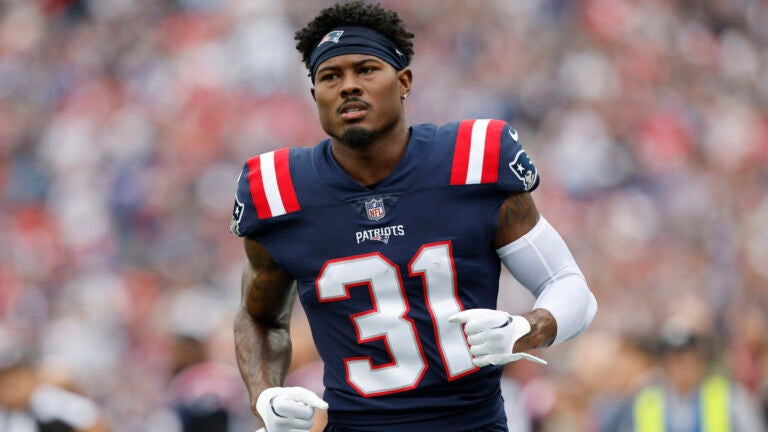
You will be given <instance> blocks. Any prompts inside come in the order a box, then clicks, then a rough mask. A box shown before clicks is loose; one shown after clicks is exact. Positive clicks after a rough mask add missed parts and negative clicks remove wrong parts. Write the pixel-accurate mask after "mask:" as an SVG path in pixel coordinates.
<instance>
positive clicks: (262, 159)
mask: <svg viewBox="0 0 768 432" xmlns="http://www.w3.org/2000/svg"><path fill="white" fill-rule="evenodd" d="M312 151H313V148H307V147H296V148H288V147H286V148H281V149H277V150H272V151H268V152H265V153H261V154H259V155H256V156H253V157H251V158H250V159H248V160H247V161H246V162H245V163H244V164H243V167H242V170H241V171H240V174H239V176H238V178H237V190H236V193H235V203H234V208H233V210H232V221H231V223H230V231H232V233H233V234H235V235H237V236H240V237H245V236H247V235H250V234H253V233H254V232H255V231H256V229H257V228H258V227H259V225H260V221H264V220H267V219H271V218H276V217H279V216H283V215H286V214H289V213H293V212H296V211H299V210H300V209H301V202H300V200H299V198H298V196H297V194H296V188H295V187H294V183H295V181H296V180H297V177H301V175H302V173H308V172H310V171H311V170H309V169H307V168H308V167H309V166H311V164H312ZM304 175H306V174H304ZM298 180H300V178H299V179H298Z"/></svg>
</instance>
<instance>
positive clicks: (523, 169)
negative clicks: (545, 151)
mask: <svg viewBox="0 0 768 432" xmlns="http://www.w3.org/2000/svg"><path fill="white" fill-rule="evenodd" d="M509 169H511V170H512V172H513V173H514V174H515V176H516V177H517V178H518V179H520V181H521V182H523V188H524V189H525V190H527V191H528V190H531V188H533V185H535V184H536V178H537V177H538V176H539V173H538V171H536V167H535V166H534V165H533V162H532V161H531V159H530V158H529V157H528V155H527V154H526V153H525V150H520V151H519V152H517V154H516V155H515V159H514V160H513V161H512V162H510V163H509Z"/></svg>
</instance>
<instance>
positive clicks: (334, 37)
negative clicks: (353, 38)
mask: <svg viewBox="0 0 768 432" xmlns="http://www.w3.org/2000/svg"><path fill="white" fill-rule="evenodd" d="M342 33H344V30H334V31H332V32H330V33H328V34H327V35H325V36H323V38H322V39H320V43H319V44H317V46H320V45H322V44H324V43H326V42H333V43H339V39H340V38H341V34H342Z"/></svg>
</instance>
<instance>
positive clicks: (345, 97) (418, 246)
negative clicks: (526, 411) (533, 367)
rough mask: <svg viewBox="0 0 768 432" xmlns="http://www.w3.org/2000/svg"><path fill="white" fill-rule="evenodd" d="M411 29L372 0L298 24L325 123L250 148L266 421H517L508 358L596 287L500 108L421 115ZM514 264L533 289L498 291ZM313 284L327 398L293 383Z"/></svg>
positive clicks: (256, 395)
mask: <svg viewBox="0 0 768 432" xmlns="http://www.w3.org/2000/svg"><path fill="white" fill-rule="evenodd" d="M412 38H413V34H411V33H409V32H408V31H406V29H405V28H404V26H403V23H402V21H401V19H400V17H399V16H398V14H397V13H396V12H394V11H392V10H388V9H384V8H382V7H380V6H379V5H370V4H368V5H366V4H364V3H363V2H361V1H356V2H351V3H344V4H339V5H335V6H332V7H330V8H327V9H325V10H323V11H321V12H320V14H319V15H318V16H317V17H316V18H315V19H314V20H312V21H311V22H310V23H309V24H307V25H306V26H305V27H304V28H302V29H301V30H299V31H298V32H297V33H296V40H297V41H298V43H297V48H298V50H299V51H300V52H301V54H302V56H303V60H304V63H305V65H306V67H307V68H308V70H309V77H310V79H311V81H312V84H313V87H312V90H311V94H312V97H313V99H314V101H315V103H316V106H317V111H318V113H319V120H320V124H321V126H322V128H323V130H324V131H325V132H326V133H327V135H328V137H329V138H328V139H326V140H324V141H322V142H320V143H319V144H317V145H316V146H315V147H296V148H283V149H279V150H275V151H271V152H267V153H264V154H261V155H258V156H255V157H253V158H252V159H250V160H248V161H247V162H246V163H245V166H244V167H243V171H242V173H241V175H240V178H239V181H238V187H237V193H236V200H235V208H234V213H233V219H232V223H231V230H232V232H233V233H234V234H236V235H238V236H241V237H244V242H245V253H246V256H247V265H246V266H245V270H244V273H243V277H242V303H241V308H240V310H239V312H238V314H237V317H236V322H235V340H236V348H237V360H238V364H239V367H240V371H241V374H242V377H243V379H244V381H245V384H246V386H247V388H248V390H249V392H250V395H251V404H252V408H253V411H254V412H255V413H257V414H258V415H259V416H260V417H261V419H262V421H263V423H264V425H265V427H266V430H267V431H268V432H280V431H305V430H309V429H310V428H311V426H312V420H313V413H314V409H317V408H321V409H325V408H328V424H327V426H326V431H370V432H373V431H400V432H408V431H420V432H421V431H427V430H429V431H433V430H434V431H444V432H459V431H505V430H506V421H505V414H504V405H503V401H502V398H501V393H500V386H499V382H500V376H501V373H502V366H503V365H504V364H506V363H508V362H511V361H516V360H520V359H527V360H530V361H535V362H540V363H543V362H544V361H543V360H541V359H539V358H538V357H535V356H533V355H531V354H529V353H528V351H529V350H531V349H535V348H541V347H546V346H550V345H553V344H557V343H560V342H563V341H566V340H568V339H571V338H573V337H574V336H576V335H578V334H579V333H581V332H582V331H584V329H585V328H586V327H587V326H588V325H589V324H590V322H591V321H592V319H593V317H594V315H595V313H596V311H597V303H596V301H595V298H594V296H593V295H592V293H591V292H590V290H589V288H588V286H587V283H586V281H585V278H584V276H583V275H582V272H581V271H580V269H579V267H578V265H577V264H576V262H575V261H574V258H573V256H572V255H571V253H570V252H569V249H568V247H567V246H566V244H565V242H564V241H563V239H562V238H561V236H560V235H558V233H557V231H556V230H555V229H554V228H553V227H552V226H551V225H550V224H549V223H548V222H547V220H546V219H545V218H544V217H542V216H541V215H540V214H539V212H538V210H537V208H536V206H535V204H534V201H533V198H532V196H531V192H532V191H533V190H534V189H536V187H537V186H538V184H539V175H538V171H537V170H536V166H535V165H534V164H533V162H532V161H531V159H530V158H529V157H528V155H527V154H526V152H525V150H524V149H523V148H522V146H521V144H520V142H519V141H518V135H517V131H515V130H514V129H513V128H512V127H510V125H508V124H507V123H505V122H504V121H500V120H492V119H476V120H465V121H460V122H455V123H449V124H446V125H443V126H437V125H434V124H418V125H409V124H408V122H407V121H406V118H405V105H406V101H407V98H408V95H409V94H410V92H411V89H412V83H413V72H412V71H411V69H410V68H409V67H408V65H409V64H410V61H411V58H412V56H413V44H412V42H411V39H412ZM501 265H504V266H505V267H506V268H507V269H509V271H510V272H511V273H512V274H513V275H514V276H515V277H516V278H517V280H518V281H519V282H520V283H521V284H522V285H523V286H525V287H526V288H527V289H528V290H530V291H531V292H532V293H533V295H534V296H535V297H536V299H537V300H536V303H535V305H534V307H533V309H532V310H531V311H529V312H527V313H524V314H522V315H515V316H513V315H510V314H509V313H507V312H505V311H501V310H497V309H496V300H497V295H498V290H499V273H500V269H501ZM297 296H298V298H299V299H300V301H301V304H302V306H303V307H304V310H305V311H306V314H307V317H308V319H309V323H310V326H311V329H312V334H313V338H314V341H315V344H316V346H317V349H318V351H319V354H320V356H321V357H322V360H323V362H324V366H325V368H324V377H323V378H324V384H325V393H324V395H323V397H322V399H321V398H320V397H319V396H318V395H316V394H314V393H312V392H311V391H309V390H307V389H304V388H300V387H290V388H286V387H283V386H282V385H283V379H284V377H285V375H286V373H287V370H288V366H289V361H290V353H291V342H290V339H289V329H288V324H289V320H290V311H291V307H292V304H293V302H294V300H295V298H296V297H297Z"/></svg>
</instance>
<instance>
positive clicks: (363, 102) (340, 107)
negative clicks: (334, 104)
mask: <svg viewBox="0 0 768 432" xmlns="http://www.w3.org/2000/svg"><path fill="white" fill-rule="evenodd" d="M350 103H359V104H363V105H365V108H366V109H370V108H371V105H370V104H369V103H368V102H366V101H364V100H362V99H360V98H358V97H350V98H347V99H344V102H342V103H341V105H339V107H338V108H336V112H337V113H339V114H341V111H342V110H343V109H344V107H345V106H347V105H348V104H350Z"/></svg>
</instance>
